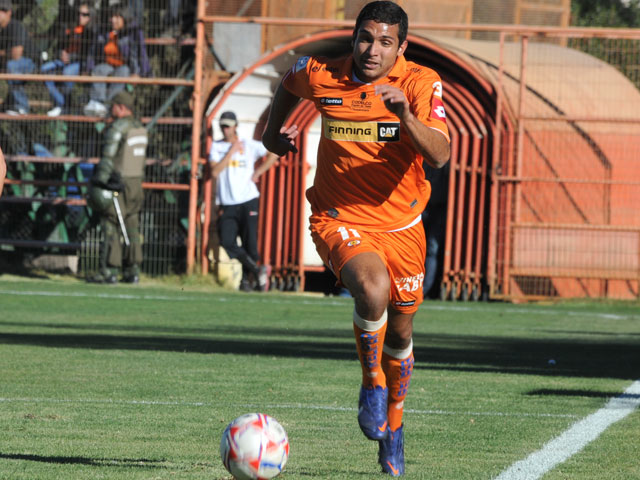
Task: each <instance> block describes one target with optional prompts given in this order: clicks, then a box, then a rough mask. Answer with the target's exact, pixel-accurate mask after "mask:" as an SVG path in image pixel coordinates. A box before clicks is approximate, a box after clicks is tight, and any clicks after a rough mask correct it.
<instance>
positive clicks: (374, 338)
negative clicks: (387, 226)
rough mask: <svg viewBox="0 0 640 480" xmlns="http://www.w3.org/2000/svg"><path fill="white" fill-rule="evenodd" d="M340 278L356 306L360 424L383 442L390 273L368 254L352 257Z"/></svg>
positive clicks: (354, 325) (376, 256)
mask: <svg viewBox="0 0 640 480" xmlns="http://www.w3.org/2000/svg"><path fill="white" fill-rule="evenodd" d="M340 276H341V280H342V283H343V284H344V285H345V286H346V287H347V288H348V289H349V291H350V292H351V295H352V296H353V298H354V303H355V305H354V312H353V330H354V334H355V338H356V349H357V351H358V358H359V360H360V365H361V367H362V387H361V389H360V397H359V402H358V405H359V411H358V423H359V425H360V428H361V430H362V432H363V433H364V434H365V436H366V437H367V438H369V439H371V440H380V439H382V438H385V437H386V435H387V395H388V389H387V385H386V379H385V375H384V372H383V370H382V365H381V361H382V348H383V345H384V339H385V333H386V329H387V312H386V307H387V304H388V299H389V272H388V271H387V267H386V265H385V264H384V262H383V261H382V259H381V258H380V256H379V255H378V254H377V253H375V252H370V251H368V252H363V253H360V254H358V255H356V256H354V257H352V258H351V259H350V260H349V261H348V262H347V263H346V264H345V265H344V267H343V268H342V270H341V272H340Z"/></svg>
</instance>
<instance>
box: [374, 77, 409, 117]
mask: <svg viewBox="0 0 640 480" xmlns="http://www.w3.org/2000/svg"><path fill="white" fill-rule="evenodd" d="M375 94H376V95H380V99H381V100H382V101H383V102H384V105H385V106H386V107H387V109H388V110H389V111H390V112H391V113H394V114H396V115H397V116H398V118H400V119H402V115H403V114H404V112H405V111H407V112H408V111H409V101H408V100H407V97H405V96H404V92H403V91H402V90H400V89H399V88H396V87H392V86H391V85H388V84H382V85H376V86H375Z"/></svg>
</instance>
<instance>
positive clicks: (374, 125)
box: [322, 118, 400, 142]
mask: <svg viewBox="0 0 640 480" xmlns="http://www.w3.org/2000/svg"><path fill="white" fill-rule="evenodd" d="M322 127H323V132H324V136H325V138H328V139H329V140H335V141H345V142H397V141H398V140H400V124H399V123H397V122H380V123H378V122H346V121H342V120H331V119H328V118H323V119H322Z"/></svg>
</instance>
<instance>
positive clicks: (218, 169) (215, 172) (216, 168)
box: [211, 140, 242, 178]
mask: <svg viewBox="0 0 640 480" xmlns="http://www.w3.org/2000/svg"><path fill="white" fill-rule="evenodd" d="M240 150H242V140H236V141H235V142H233V144H232V145H231V147H229V150H227V153H225V154H224V157H222V159H221V160H220V161H219V162H211V163H212V164H213V166H212V167H211V176H213V178H218V176H219V175H220V174H221V173H222V171H223V170H224V169H225V168H227V167H228V166H229V162H231V159H232V158H233V155H234V154H235V153H236V152H238V151H240Z"/></svg>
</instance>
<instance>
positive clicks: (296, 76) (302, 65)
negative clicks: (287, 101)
mask: <svg viewBox="0 0 640 480" xmlns="http://www.w3.org/2000/svg"><path fill="white" fill-rule="evenodd" d="M314 62H315V60H314V59H313V58H312V57H308V56H307V57H300V58H298V60H297V61H296V63H295V65H294V66H293V67H291V69H290V70H289V71H288V72H287V73H286V74H285V75H284V77H283V79H282V86H283V87H284V88H286V89H287V90H288V91H289V92H291V93H293V94H294V95H297V96H298V97H301V98H311V97H312V92H311V86H310V83H309V68H310V64H313V63H314Z"/></svg>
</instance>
